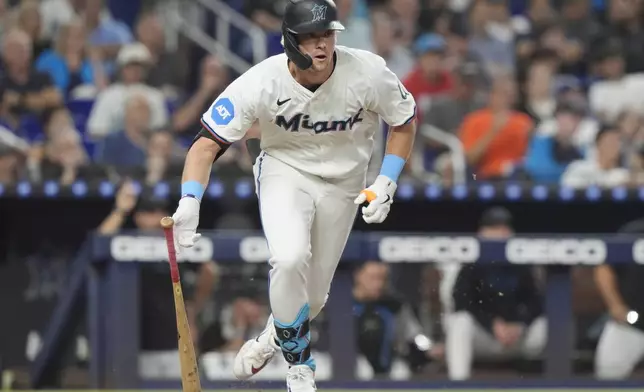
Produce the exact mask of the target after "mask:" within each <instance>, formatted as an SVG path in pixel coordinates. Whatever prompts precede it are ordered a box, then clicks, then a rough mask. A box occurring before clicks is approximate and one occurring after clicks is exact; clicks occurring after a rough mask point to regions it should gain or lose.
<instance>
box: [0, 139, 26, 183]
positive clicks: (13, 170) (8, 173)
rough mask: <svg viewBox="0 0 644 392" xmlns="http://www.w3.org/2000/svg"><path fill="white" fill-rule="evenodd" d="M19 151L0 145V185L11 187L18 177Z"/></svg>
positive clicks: (20, 153) (20, 155) (20, 154)
mask: <svg viewBox="0 0 644 392" xmlns="http://www.w3.org/2000/svg"><path fill="white" fill-rule="evenodd" d="M22 156H23V154H22V152H21V151H17V150H16V149H14V148H12V147H10V146H7V145H5V144H2V143H0V184H1V185H12V184H14V183H15V182H16V181H17V180H18V177H19V173H20V166H21V165H20V161H21V157H22Z"/></svg>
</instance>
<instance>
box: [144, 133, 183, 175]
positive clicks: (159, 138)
mask: <svg viewBox="0 0 644 392" xmlns="http://www.w3.org/2000/svg"><path fill="white" fill-rule="evenodd" d="M184 158H185V151H183V150H182V149H180V148H179V147H178V146H177V145H176V144H175V140H174V137H173V134H172V133H171V132H170V131H156V132H154V133H153V134H152V136H150V142H149V143H148V148H147V151H146V165H145V168H146V173H145V183H146V184H148V185H154V184H156V183H157V182H159V181H161V180H164V179H171V178H181V173H182V172H183V160H184Z"/></svg>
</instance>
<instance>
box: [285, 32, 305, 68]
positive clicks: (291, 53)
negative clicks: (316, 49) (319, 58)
mask: <svg viewBox="0 0 644 392" xmlns="http://www.w3.org/2000/svg"><path fill="white" fill-rule="evenodd" d="M282 36H283V40H284V52H285V53H286V56H287V57H288V58H289V60H291V61H292V62H293V64H295V65H296V66H297V67H298V68H299V69H309V68H311V65H313V59H312V58H311V56H309V55H308V54H304V53H302V51H300V47H299V44H298V43H297V37H296V36H295V34H293V33H291V32H290V31H288V29H282Z"/></svg>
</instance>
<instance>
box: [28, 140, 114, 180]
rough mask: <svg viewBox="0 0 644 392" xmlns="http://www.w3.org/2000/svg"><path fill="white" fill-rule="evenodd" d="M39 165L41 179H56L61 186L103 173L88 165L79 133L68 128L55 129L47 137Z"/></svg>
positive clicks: (87, 158)
mask: <svg viewBox="0 0 644 392" xmlns="http://www.w3.org/2000/svg"><path fill="white" fill-rule="evenodd" d="M40 167H41V178H42V179H44V180H56V181H58V182H59V183H60V184H61V185H63V186H64V185H70V184H72V183H73V182H74V181H76V180H77V179H81V178H82V179H88V177H91V176H92V174H96V175H98V174H103V175H104V173H103V172H102V171H98V170H96V168H95V167H93V166H90V161H89V157H88V156H87V153H86V152H85V149H84V147H83V144H82V141H81V138H80V135H79V134H78V132H76V131H75V130H74V129H70V128H65V129H60V130H57V131H56V132H54V133H53V134H52V135H51V136H50V137H49V139H48V140H47V142H46V144H45V154H44V159H43V161H42V162H41V166H40Z"/></svg>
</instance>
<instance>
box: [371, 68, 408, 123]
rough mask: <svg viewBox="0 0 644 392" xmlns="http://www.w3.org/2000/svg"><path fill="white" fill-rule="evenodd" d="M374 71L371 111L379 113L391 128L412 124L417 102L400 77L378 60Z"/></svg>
mask: <svg viewBox="0 0 644 392" xmlns="http://www.w3.org/2000/svg"><path fill="white" fill-rule="evenodd" d="M378 60H379V61H377V63H378V64H377V66H376V67H375V69H374V70H373V71H372V82H373V83H372V85H373V86H375V87H374V89H373V96H372V99H371V110H372V111H374V112H376V113H378V114H379V115H380V117H382V119H383V120H385V122H386V123H387V124H389V126H392V127H394V126H400V125H404V124H407V123H410V122H411V121H412V120H413V119H414V118H415V117H416V101H415V100H414V97H413V96H412V95H411V94H410V93H409V91H407V89H406V88H405V86H403V84H402V82H401V81H400V79H398V77H397V76H396V75H395V74H394V73H393V72H391V70H390V69H389V68H387V66H386V64H385V61H384V60H383V59H382V58H378Z"/></svg>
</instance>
